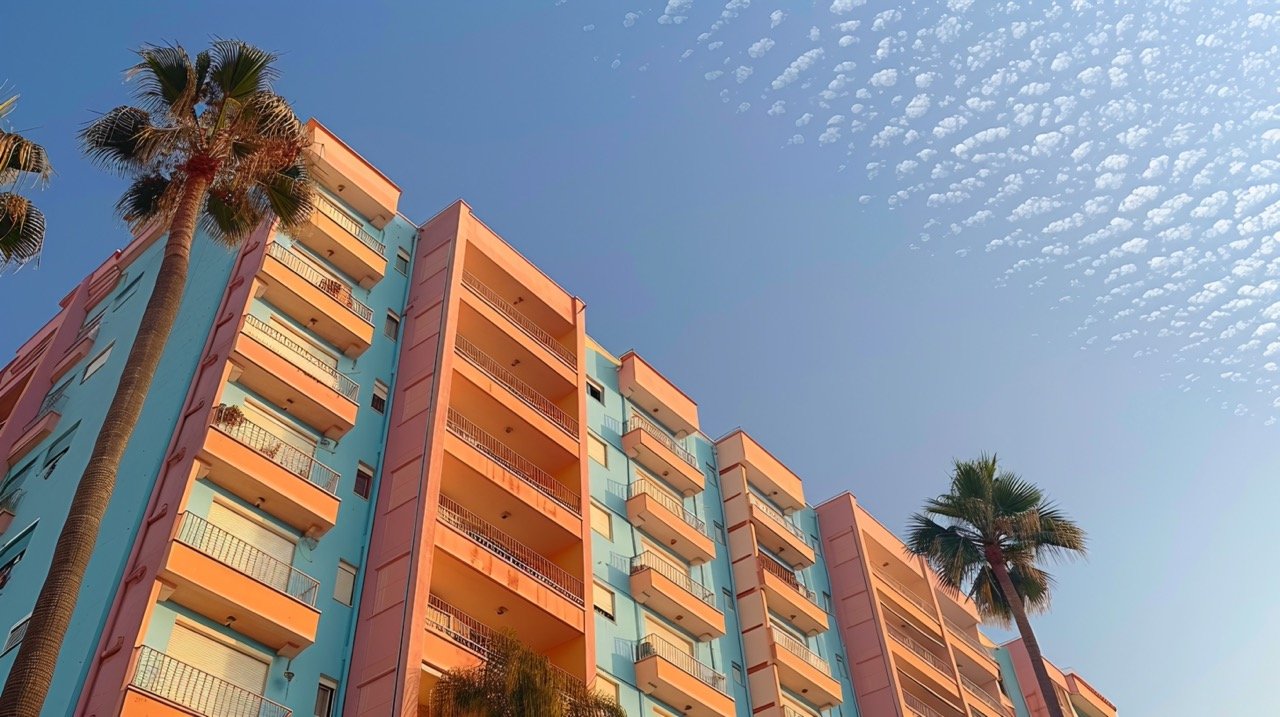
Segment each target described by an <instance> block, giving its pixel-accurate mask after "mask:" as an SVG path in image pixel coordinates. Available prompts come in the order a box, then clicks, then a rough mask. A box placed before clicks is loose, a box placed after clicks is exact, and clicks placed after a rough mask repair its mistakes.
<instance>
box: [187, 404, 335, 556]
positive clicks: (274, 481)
mask: <svg viewBox="0 0 1280 717" xmlns="http://www.w3.org/2000/svg"><path fill="white" fill-rule="evenodd" d="M225 415H226V414H225V413H224V410H223V409H218V410H215V411H214V416H213V423H212V426H211V427H210V429H209V434H208V436H207V437H206V438H205V443H204V447H203V448H202V449H201V451H200V458H201V460H203V461H204V462H205V463H207V464H208V465H209V480H211V481H213V482H214V483H217V484H218V485H220V486H222V487H224V488H226V489H227V490H229V491H231V492H232V493H234V494H236V495H237V496H239V497H240V498H242V499H244V500H245V501H247V502H249V503H252V504H253V505H255V506H257V507H258V508H261V509H262V510H265V511H266V512H268V513H270V514H272V515H274V516H276V517H277V518H279V519H280V520H283V521H284V522H286V523H288V524H289V525H291V526H293V527H294V528H297V529H298V530H299V531H302V532H303V533H306V534H307V535H311V536H319V535H323V534H324V533H326V532H328V530H329V529H330V528H332V527H333V526H334V524H335V523H336V521H337V520H338V502H339V501H338V496H337V495H336V494H335V492H336V491H337V489H338V473H337V471H335V470H333V469H332V468H330V467H328V466H326V465H325V464H323V463H321V462H320V461H318V460H316V459H315V458H314V457H313V456H309V455H307V454H305V453H303V452H302V451H299V450H298V449H297V448H294V447H293V446H290V445H288V444H286V443H285V442H284V441H283V440H282V439H280V438H278V437H276V436H275V435H274V434H272V433H271V432H270V431H268V430H267V429H265V428H262V427H261V426H258V425H257V424H255V423H253V422H251V421H249V420H247V419H245V418H243V417H240V418H239V420H232V421H231V422H228V419H227V418H224V416H225Z"/></svg>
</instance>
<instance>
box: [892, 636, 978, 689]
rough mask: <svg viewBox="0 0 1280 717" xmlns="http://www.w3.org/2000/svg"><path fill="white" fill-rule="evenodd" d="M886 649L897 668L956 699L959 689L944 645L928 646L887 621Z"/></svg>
mask: <svg viewBox="0 0 1280 717" xmlns="http://www.w3.org/2000/svg"><path fill="white" fill-rule="evenodd" d="M885 627H886V631H887V632H888V634H889V649H890V651H891V652H892V653H893V656H894V663H895V664H896V665H897V666H898V669H900V670H902V671H903V672H906V673H907V674H909V675H911V676H912V677H913V678H915V679H916V680H917V681H918V682H920V683H921V684H923V685H925V686H926V687H928V688H929V689H930V690H931V691H933V692H936V693H938V694H941V695H945V696H947V697H948V698H949V699H951V700H955V701H959V699H960V691H959V686H958V685H957V682H956V674H955V669H954V668H953V667H952V666H951V664H950V660H949V658H946V657H943V654H944V652H945V650H946V647H945V646H942V645H937V646H935V647H934V648H932V649H931V648H929V647H928V646H926V645H925V643H924V642H922V641H921V640H920V639H918V638H916V637H914V636H912V635H910V634H908V633H907V631H906V630H904V629H902V628H899V627H897V626H894V625H886V626H885Z"/></svg>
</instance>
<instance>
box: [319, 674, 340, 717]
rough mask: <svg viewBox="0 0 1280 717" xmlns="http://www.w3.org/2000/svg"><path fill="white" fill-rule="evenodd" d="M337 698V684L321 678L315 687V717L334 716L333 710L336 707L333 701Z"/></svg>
mask: <svg viewBox="0 0 1280 717" xmlns="http://www.w3.org/2000/svg"><path fill="white" fill-rule="evenodd" d="M337 697H338V683H336V682H334V681H332V680H326V679H324V678H321V679H320V684H319V686H317V687H316V717H333V715H334V714H336V712H335V711H334V708H335V707H337V705H335V704H334V701H335V700H336V699H337Z"/></svg>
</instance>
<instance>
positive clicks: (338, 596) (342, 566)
mask: <svg viewBox="0 0 1280 717" xmlns="http://www.w3.org/2000/svg"><path fill="white" fill-rule="evenodd" d="M356 572H357V571H356V566H354V565H351V564H350V563H347V562H344V561H341V560H339V561H338V576H337V578H335V579H334V581H333V599H334V600H337V601H338V602H340V603H342V604H343V605H350V604H351V603H352V600H353V599H354V596H355V592H356Z"/></svg>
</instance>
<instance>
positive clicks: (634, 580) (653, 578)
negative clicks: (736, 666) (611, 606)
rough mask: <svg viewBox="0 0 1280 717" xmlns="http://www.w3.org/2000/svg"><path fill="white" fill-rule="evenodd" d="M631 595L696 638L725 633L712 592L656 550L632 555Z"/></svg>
mask: <svg viewBox="0 0 1280 717" xmlns="http://www.w3.org/2000/svg"><path fill="white" fill-rule="evenodd" d="M631 595H632V597H634V598H635V600H636V602H638V603H640V604H642V605H647V606H648V607H649V609H651V610H653V611H654V612H656V613H658V614H659V615H662V616H663V617H665V618H667V619H668V620H671V621H672V622H674V623H675V624H677V625H679V626H681V627H683V628H684V629H685V630H687V631H688V632H690V633H692V634H694V635H697V636H698V639H699V640H703V641H706V640H710V639H712V638H716V637H721V636H723V635H724V630H725V624H724V613H722V612H720V610H719V609H718V608H717V607H716V595H715V593H714V592H712V591H711V590H710V589H709V588H707V587H705V586H703V585H702V584H700V583H698V582H696V581H695V580H694V579H693V578H691V577H689V575H687V574H685V573H684V572H683V571H681V570H679V569H678V568H677V567H676V566H675V565H672V564H671V562H670V561H668V560H666V559H665V558H662V557H660V556H659V555H657V554H656V553H653V552H651V551H647V550H646V551H645V552H643V553H640V554H639V555H637V556H635V557H634V558H632V559H631Z"/></svg>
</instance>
